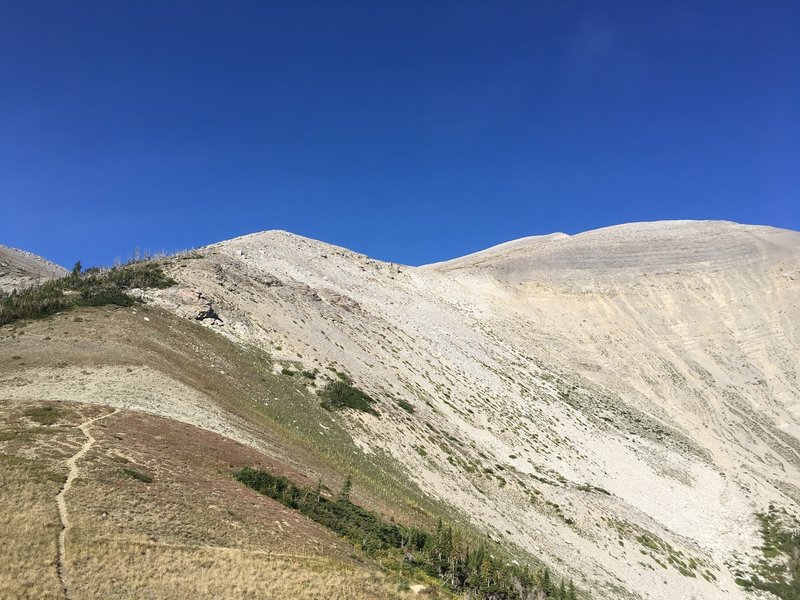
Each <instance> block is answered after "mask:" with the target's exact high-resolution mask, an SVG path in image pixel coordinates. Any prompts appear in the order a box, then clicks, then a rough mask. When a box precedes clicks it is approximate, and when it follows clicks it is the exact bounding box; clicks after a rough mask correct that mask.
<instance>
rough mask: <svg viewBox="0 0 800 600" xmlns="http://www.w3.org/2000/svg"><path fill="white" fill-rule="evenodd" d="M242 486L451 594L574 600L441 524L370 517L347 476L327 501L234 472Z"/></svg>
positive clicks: (285, 482)
mask: <svg viewBox="0 0 800 600" xmlns="http://www.w3.org/2000/svg"><path fill="white" fill-rule="evenodd" d="M233 475H234V477H235V478H236V479H237V480H238V481H240V482H241V483H243V484H244V485H246V486H248V487H250V488H252V489H254V490H256V491H258V492H260V493H262V494H264V495H266V496H269V497H270V498H272V499H273V500H277V501H278V502H280V503H281V504H283V505H284V506H287V507H289V508H292V509H294V510H298V511H300V512H301V513H302V514H304V515H305V516H307V517H309V518H310V519H312V520H313V521H316V522H317V523H319V524H321V525H323V526H325V527H327V528H328V529H330V530H331V531H334V532H335V533H337V534H339V535H341V536H342V537H344V538H346V539H347V540H348V541H350V542H351V543H352V544H353V545H354V546H356V547H357V548H359V549H361V550H362V551H363V552H365V553H366V554H367V555H369V556H371V557H372V558H375V559H380V560H381V562H382V563H385V562H387V559H388V562H391V560H392V559H394V560H395V561H396V562H398V563H399V565H400V569H401V570H402V569H403V568H404V567H405V568H406V569H408V570H409V571H413V570H420V571H422V572H424V573H427V574H428V575H431V576H433V577H437V578H439V579H440V580H441V581H442V582H443V583H444V584H445V585H446V586H447V587H448V588H450V589H451V590H452V591H454V592H458V593H466V594H468V595H469V596H468V597H470V598H476V599H478V598H482V599H484V600H512V599H518V600H534V599H535V600H544V599H547V598H552V599H556V600H574V599H575V598H577V595H576V592H575V587H574V585H573V584H572V582H571V581H570V582H569V584H567V583H566V582H564V581H563V580H562V581H561V582H560V583H556V582H555V580H554V579H553V578H552V576H551V574H550V572H549V571H548V569H546V568H541V569H534V568H531V567H528V566H523V565H519V564H517V563H516V561H511V560H507V559H506V558H504V557H496V556H494V554H493V553H492V552H491V551H490V550H489V549H488V548H487V547H486V546H484V545H477V546H471V545H470V544H469V543H468V542H467V541H465V539H464V538H463V536H461V535H460V534H459V533H458V532H457V531H454V530H453V528H452V526H449V525H448V526H445V525H444V524H443V523H442V522H441V521H439V524H438V525H437V527H436V529H435V530H434V531H424V530H422V529H418V528H415V527H406V526H403V525H398V524H397V523H386V522H384V521H383V520H382V519H381V518H380V517H379V516H378V515H377V514H376V513H373V512H371V511H368V510H366V509H364V508H362V507H360V506H357V505H355V504H353V503H352V502H351V501H350V498H349V492H350V486H351V482H350V478H349V477H348V478H347V480H346V481H345V483H344V485H343V486H342V490H340V492H339V493H338V494H337V495H336V496H334V497H333V498H327V497H326V496H324V495H323V493H322V486H321V484H318V485H317V486H316V487H313V488H304V487H300V486H297V485H295V484H294V483H293V482H292V481H291V480H289V479H288V478H286V477H278V476H274V475H272V474H270V473H267V472H265V471H261V470H257V469H252V468H249V467H245V468H243V469H240V470H238V471H236V472H234V474H233Z"/></svg>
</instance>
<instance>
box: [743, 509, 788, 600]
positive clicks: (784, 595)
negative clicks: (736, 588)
mask: <svg viewBox="0 0 800 600" xmlns="http://www.w3.org/2000/svg"><path fill="white" fill-rule="evenodd" d="M756 517H758V520H759V523H760V524H761V537H762V538H763V540H764V545H763V546H761V551H762V553H763V558H762V559H760V560H759V561H758V563H757V564H756V566H755V571H756V573H757V574H756V575H753V576H752V577H751V578H750V579H745V578H743V577H740V578H738V579H737V580H736V583H738V584H739V585H740V586H742V587H744V588H756V589H759V590H766V591H768V592H772V593H773V594H775V595H776V596H777V597H778V598H781V599H782V600H800V522H798V520H797V519H796V518H794V517H793V516H791V515H789V514H788V513H787V512H786V510H785V509H778V508H776V507H775V506H773V505H770V506H769V510H768V511H767V512H765V513H758V514H757V515H756Z"/></svg>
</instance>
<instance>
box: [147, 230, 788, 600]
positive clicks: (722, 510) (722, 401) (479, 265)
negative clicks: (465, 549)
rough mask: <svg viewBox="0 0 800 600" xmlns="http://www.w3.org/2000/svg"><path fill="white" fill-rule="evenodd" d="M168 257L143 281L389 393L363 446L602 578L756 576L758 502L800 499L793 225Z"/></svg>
mask: <svg viewBox="0 0 800 600" xmlns="http://www.w3.org/2000/svg"><path fill="white" fill-rule="evenodd" d="M169 269H170V271H171V273H172V274H173V275H174V277H176V279H178V280H179V281H180V283H181V286H180V287H179V288H177V289H174V288H173V289H170V290H164V291H160V292H158V293H157V294H155V298H154V299H155V301H156V302H158V303H159V304H161V305H162V306H165V307H167V308H170V309H171V310H175V311H177V312H178V314H180V315H182V316H184V317H186V318H197V319H202V320H203V322H204V323H207V324H208V325H209V326H211V327H214V328H216V329H217V330H218V331H220V332H221V333H223V334H224V335H227V336H230V337H232V338H234V339H236V340H238V341H241V342H244V343H251V344H256V345H258V346H260V347H262V348H264V349H266V350H268V351H269V352H270V353H271V354H272V355H273V356H274V357H275V358H277V359H278V360H279V361H283V362H285V364H286V365H293V364H294V365H302V367H303V368H305V369H313V368H318V369H321V370H325V369H333V368H335V369H337V370H343V371H345V372H347V373H348V374H349V375H350V376H351V377H352V378H353V380H354V382H355V383H356V385H358V386H359V387H361V388H363V389H365V390H367V391H368V392H369V393H370V394H372V395H373V396H374V397H375V398H377V399H378V400H379V410H380V411H381V413H382V414H381V417H380V418H376V417H373V416H370V415H360V414H359V415H355V416H352V417H350V418H351V420H352V432H353V437H354V439H355V441H356V442H357V444H358V445H359V447H360V448H361V449H362V451H363V452H365V453H371V452H385V453H388V454H390V455H391V456H393V457H395V458H396V459H398V460H399V461H400V462H401V463H402V464H404V465H406V467H407V469H408V471H409V473H411V474H413V477H414V478H415V479H416V480H417V482H418V483H419V485H420V486H421V487H422V489H423V490H425V491H426V492H427V493H429V494H430V495H432V496H435V497H437V498H438V499H440V500H442V501H445V502H448V503H450V504H451V505H452V506H453V510H454V511H458V512H459V513H461V514H462V515H464V516H465V518H469V519H471V520H472V521H473V522H474V523H475V524H476V525H478V526H480V527H483V528H485V529H486V530H487V531H489V532H490V533H492V534H493V535H494V536H495V537H496V538H497V539H506V540H510V541H513V542H514V543H516V544H519V545H520V546H522V547H523V548H526V549H528V550H530V551H531V552H532V553H533V554H536V555H538V556H542V557H543V558H544V559H545V560H546V561H547V562H548V563H550V564H551V565H553V566H554V567H555V568H556V569H557V570H558V571H560V572H562V573H565V574H567V575H571V576H574V577H576V578H577V581H578V582H580V583H581V584H582V585H584V586H586V587H588V588H589V589H592V590H594V591H595V592H596V593H597V595H598V596H599V597H612V598H625V597H631V598H639V597H640V598H664V599H668V598H669V599H673V598H740V597H745V596H746V592H745V591H744V590H743V589H742V588H740V587H739V586H737V584H736V583H735V582H734V578H735V576H736V574H737V573H739V572H742V573H746V572H747V569H748V565H749V564H750V563H751V561H753V560H754V559H755V558H756V557H757V556H758V555H759V550H758V549H757V546H758V545H759V544H760V543H761V542H760V536H759V532H758V523H757V520H756V518H755V516H754V515H755V513H756V512H758V511H763V510H766V508H767V506H768V504H769V503H774V504H775V505H777V506H780V507H785V508H786V509H787V510H789V511H790V512H794V513H797V512H798V510H800V344H799V343H798V342H799V341H800V234H799V233H797V232H792V231H786V230H778V229H773V228H769V227H754V226H744V225H738V224H734V223H727V222H693V221H675V222H657V223H635V224H628V225H621V226H617V227H610V228H606V229H600V230H597V231H590V232H586V233H583V234H579V235H574V236H566V235H563V234H554V235H550V236H543V237H532V238H525V239H521V240H517V241H514V242H510V243H507V244H503V245H501V246H496V247H494V248H490V249H488V250H485V251H483V252H478V253H476V254H472V255H469V256H466V257H463V258H460V259H456V260H452V261H448V262H444V263H438V264H434V265H428V266H425V267H407V266H402V265H396V264H390V263H384V262H380V261H377V260H373V259H370V258H368V257H366V256H363V255H360V254H357V253H354V252H351V251H349V250H345V249H343V248H338V247H334V246H331V245H328V244H324V243H322V242H318V241H314V240H310V239H306V238H302V237H299V236H296V235H292V234H289V233H285V232H281V231H272V232H264V233H258V234H253V235H248V236H244V237H241V238H237V239H234V240H230V241H226V242H221V243H218V244H214V245H211V246H208V247H206V248H203V249H200V250H198V251H196V253H195V254H194V255H193V256H191V257H189V256H183V257H177V258H176V259H174V260H173V261H172V262H171V266H170V267H169ZM399 400H404V401H405V402H408V403H410V404H411V405H412V406H413V408H414V412H413V413H412V412H408V411H406V410H403V409H402V408H401V407H399V406H398V401H399ZM681 565H684V567H681Z"/></svg>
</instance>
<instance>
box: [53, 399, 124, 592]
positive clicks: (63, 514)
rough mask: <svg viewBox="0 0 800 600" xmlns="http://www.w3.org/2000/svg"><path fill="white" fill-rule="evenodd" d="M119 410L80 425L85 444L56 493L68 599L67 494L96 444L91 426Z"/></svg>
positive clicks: (59, 561) (60, 566) (60, 564)
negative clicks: (82, 464)
mask: <svg viewBox="0 0 800 600" xmlns="http://www.w3.org/2000/svg"><path fill="white" fill-rule="evenodd" d="M119 410H120V409H118V408H115V409H114V410H113V411H111V412H110V413H107V414H105V415H101V416H99V417H94V418H93V419H89V420H88V421H85V422H83V423H81V424H80V425H79V426H78V428H79V429H80V430H81V431H82V432H83V435H85V436H86V441H85V442H84V443H83V446H81V449H80V450H78V451H77V452H76V453H75V454H74V455H73V456H72V457H71V458H70V459H69V460H68V461H67V465H68V466H69V474H68V475H67V479H66V481H65V482H64V485H63V487H62V488H61V489H60V490H59V492H58V494H56V504H57V505H58V515H59V517H60V518H61V533H59V534H58V556H57V557H56V569H57V570H58V579H59V580H60V581H61V587H62V588H63V589H64V596H65V597H66V598H67V600H70V599H71V598H72V595H71V594H70V591H69V586H68V585H67V576H66V572H65V567H66V544H67V530H68V529H69V519H67V501H66V495H67V492H68V491H69V488H70V487H72V482H73V481H74V480H75V478H76V477H77V476H78V461H79V460H80V459H81V458H83V456H84V455H85V454H86V453H87V452H88V451H89V449H90V448H91V447H92V446H93V445H94V442H95V439H94V437H92V434H91V433H89V427H90V426H91V425H92V424H93V423H95V422H96V421H100V420H102V419H105V418H108V417H110V416H111V415H115V414H117V413H118V412H119Z"/></svg>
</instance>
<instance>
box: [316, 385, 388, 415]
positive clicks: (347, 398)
mask: <svg viewBox="0 0 800 600" xmlns="http://www.w3.org/2000/svg"><path fill="white" fill-rule="evenodd" d="M373 404H375V400H374V399H373V398H371V397H370V396H368V395H367V394H365V393H364V392H362V391H361V390H360V389H358V388H357V387H353V386H352V385H351V384H350V383H349V382H347V381H344V380H342V379H340V380H338V381H331V382H330V383H329V384H328V385H326V386H325V387H324V388H323V390H322V408H325V409H327V410H335V409H342V408H352V409H354V410H360V411H361V412H365V413H369V414H371V415H375V416H376V417H379V416H380V413H379V412H378V411H377V410H375V408H373V406H372V405H373Z"/></svg>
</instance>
